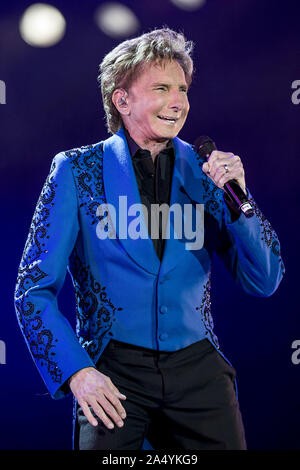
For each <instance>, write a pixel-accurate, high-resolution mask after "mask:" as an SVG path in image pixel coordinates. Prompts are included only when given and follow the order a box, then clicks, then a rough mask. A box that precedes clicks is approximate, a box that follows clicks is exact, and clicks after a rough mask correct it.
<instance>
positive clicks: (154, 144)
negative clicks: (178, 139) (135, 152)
mask: <svg viewBox="0 0 300 470" xmlns="http://www.w3.org/2000/svg"><path fill="white" fill-rule="evenodd" d="M126 130H127V132H128V134H129V135H130V137H131V138H132V139H133V140H134V141H135V143H136V144H137V145H138V146H139V147H141V148H142V149H144V150H149V152H150V153H151V157H152V160H153V162H154V161H155V158H156V157H157V155H158V154H159V153H160V152H161V151H162V150H163V149H165V148H166V146H167V144H168V142H169V140H170V139H163V140H157V141H156V140H150V139H147V138H144V137H139V135H136V134H135V132H134V131H133V130H130V131H129V130H128V129H127V128H126Z"/></svg>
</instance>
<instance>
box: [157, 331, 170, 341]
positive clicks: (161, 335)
mask: <svg viewBox="0 0 300 470" xmlns="http://www.w3.org/2000/svg"><path fill="white" fill-rule="evenodd" d="M167 337H168V335H167V333H161V334H160V335H159V339H160V340H161V341H165V339H167Z"/></svg>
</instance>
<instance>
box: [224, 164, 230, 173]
mask: <svg viewBox="0 0 300 470" xmlns="http://www.w3.org/2000/svg"><path fill="white" fill-rule="evenodd" d="M224 168H225V172H226V173H228V171H229V168H228V165H227V164H226V163H225V164H224Z"/></svg>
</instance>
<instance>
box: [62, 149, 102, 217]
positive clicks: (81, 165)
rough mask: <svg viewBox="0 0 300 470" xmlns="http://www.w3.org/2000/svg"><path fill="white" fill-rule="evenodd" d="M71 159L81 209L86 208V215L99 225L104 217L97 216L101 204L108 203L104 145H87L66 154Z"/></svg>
mask: <svg viewBox="0 0 300 470" xmlns="http://www.w3.org/2000/svg"><path fill="white" fill-rule="evenodd" d="M64 153H65V155H66V156H67V157H69V158H70V160H71V163H72V169H73V172H74V176H75V178H76V181H77V188H78V191H79V197H80V203H79V207H80V208H85V210H86V215H88V216H89V217H90V218H91V219H92V220H91V223H92V224H95V223H98V222H99V221H100V220H101V219H102V217H101V216H97V215H96V209H97V207H98V206H99V204H104V203H105V202H106V199H105V194H104V183H103V143H102V142H101V143H98V144H92V145H87V146H85V147H80V149H73V150H69V151H67V152H64Z"/></svg>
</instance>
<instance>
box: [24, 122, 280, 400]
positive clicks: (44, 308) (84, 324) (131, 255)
mask: <svg viewBox="0 0 300 470" xmlns="http://www.w3.org/2000/svg"><path fill="white" fill-rule="evenodd" d="M173 143H174V148H175V165H174V174H173V180H172V189H171V201H170V206H172V204H177V206H178V207H179V206H180V207H181V209H182V218H183V219H184V217H185V215H184V214H185V213H184V208H185V206H184V205H185V204H189V205H190V207H191V208H192V212H193V216H195V217H196V212H195V211H197V210H198V209H197V208H198V207H201V206H198V204H199V205H201V204H204V231H203V246H201V247H198V248H197V247H196V249H187V246H188V245H187V244H188V242H190V240H189V239H188V238H185V235H184V233H183V237H182V238H176V236H174V233H175V232H176V229H175V232H174V228H173V226H174V223H173V219H172V217H170V222H169V224H170V225H169V228H170V234H171V236H170V238H169V239H167V240H166V243H165V251H164V256H163V259H162V262H160V260H159V258H158V257H157V254H156V252H155V249H154V246H153V243H152V240H151V239H150V238H149V237H148V238H137V239H132V238H130V237H127V238H125V237H124V233H123V232H124V225H123V228H122V229H121V228H120V226H119V224H118V222H120V221H119V212H118V210H119V204H120V199H119V196H127V207H128V208H129V207H131V206H132V204H136V203H139V204H141V199H140V195H139V190H138V186H137V182H136V178H135V174H134V169H133V166H132V160H131V157H130V153H129V149H128V146H127V141H126V138H125V134H124V129H123V128H121V129H120V131H119V132H118V133H117V134H115V135H113V136H112V137H110V138H109V139H107V140H105V141H103V142H99V143H96V144H93V145H88V146H85V147H80V148H76V149H73V150H69V151H65V152H61V153H59V154H58V155H56V156H55V157H54V159H53V161H52V165H51V169H50V173H49V175H48V177H47V179H46V182H45V184H44V186H43V189H42V191H41V194H40V197H39V200H38V202H37V206H36V209H35V212H34V215H33V219H32V223H31V226H30V230H29V235H28V238H27V242H26V245H25V248H24V252H23V255H22V259H21V263H20V267H19V271H18V279H17V284H16V289H15V307H16V313H17V317H18V321H19V324H20V327H21V329H22V332H23V334H24V337H25V339H26V342H27V344H28V347H29V350H30V352H31V355H32V357H33V359H34V361H35V363H36V365H37V367H38V369H39V371H40V373H41V375H42V377H43V379H44V381H45V384H46V386H47V387H48V390H49V391H50V393H51V395H52V396H53V397H54V398H60V397H63V396H64V395H65V394H67V393H68V392H69V390H68V388H67V387H66V386H65V382H66V381H67V379H68V378H69V377H70V376H71V375H72V374H74V373H75V372H76V371H77V370H79V369H81V368H83V367H89V366H94V365H95V364H96V362H97V360H98V359H99V357H100V355H101V354H102V352H103V350H104V348H105V347H106V346H107V344H108V342H109V341H110V339H111V338H114V339H116V340H119V341H124V342H126V343H132V344H135V345H139V346H144V347H147V348H152V349H160V350H162V351H175V350H178V349H181V348H184V347H186V346H188V345H190V344H192V343H195V342H196V341H199V340H201V339H203V338H208V339H209V340H210V341H211V342H212V344H213V345H214V346H215V347H216V348H217V349H218V348H219V346H218V340H217V338H216V336H215V334H214V332H213V320H212V316H211V311H210V273H211V260H212V256H213V253H214V252H216V253H217V254H218V256H219V257H220V258H221V259H222V261H223V262H224V263H225V265H226V267H227V268H228V270H229V272H230V273H231V274H232V276H233V278H234V279H235V281H236V282H237V283H238V284H239V285H240V286H241V287H242V288H243V289H244V291H245V292H247V293H248V294H252V295H257V296H270V295H271V294H272V293H273V292H274V291H275V290H276V289H277V287H278V285H279V283H280V281H281V278H282V275H283V272H284V265H283V262H282V260H281V256H280V247H279V241H278V238H277V235H276V233H275V232H274V230H273V229H272V227H271V225H270V223H269V222H268V221H267V219H266V218H265V217H264V216H263V215H262V213H261V211H260V210H259V208H258V207H257V205H256V203H255V201H254V200H253V198H252V196H251V194H250V193H249V197H250V199H251V200H252V202H253V204H254V207H255V215H254V217H252V218H250V219H247V218H246V217H245V216H244V215H243V214H241V215H240V217H239V218H238V219H237V220H236V221H234V222H233V221H232V219H231V213H230V211H229V209H228V207H227V205H226V203H225V202H224V199H223V196H224V192H223V190H221V189H219V188H218V187H216V186H215V185H214V183H213V182H212V181H211V180H210V179H209V178H208V177H207V176H206V175H205V174H204V173H203V171H202V169H201V167H202V164H203V160H201V158H200V157H199V156H198V155H197V153H195V151H194V150H193V147H192V146H191V145H190V144H188V143H186V142H184V141H182V140H181V139H179V138H175V139H174V141H173ZM105 203H107V204H110V205H112V206H113V207H114V208H115V214H116V220H114V219H111V224H108V226H107V227H106V228H107V229H108V232H109V230H110V231H111V232H110V233H113V232H114V233H115V236H114V237H113V236H111V237H108V236H107V237H106V238H104V237H102V239H101V237H99V227H100V225H99V224H101V223H102V227H103V226H104V225H105V224H104V225H103V221H104V220H105V216H104V213H102V216H101V213H100V212H99V206H101V205H102V206H101V207H103V204H105ZM202 207H203V206H202ZM106 215H107V213H106ZM121 216H122V217H124V211H123V210H121ZM106 220H109V219H108V218H106ZM124 220H125V223H127V224H128V227H129V224H130V223H131V222H132V220H134V218H133V217H132V216H130V215H128V217H127V221H126V218H125V219H124ZM124 220H123V223H124ZM101 221H102V222H101ZM140 221H141V228H142V229H144V228H145V219H144V218H143V216H141V218H140ZM183 222H184V220H183ZM121 230H122V233H120V231H121ZM202 230H203V227H202ZM172 233H173V237H172ZM122 237H123V238H122ZM67 270H68V271H69V273H70V274H71V276H72V280H73V284H74V288H75V294H76V334H75V332H74V330H73V328H72V327H71V326H70V324H69V322H68V321H67V320H66V318H65V316H64V315H63V313H61V312H60V310H59V307H58V305H57V296H58V293H59V291H60V289H61V288H62V286H63V283H64V279H65V276H66V272H67ZM221 354H222V353H221Z"/></svg>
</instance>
